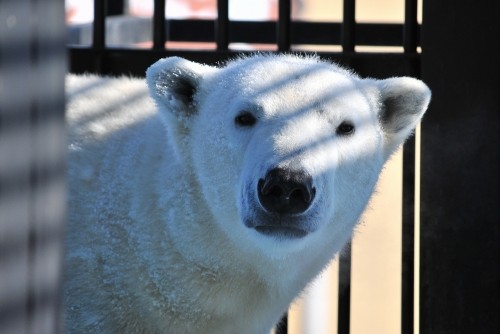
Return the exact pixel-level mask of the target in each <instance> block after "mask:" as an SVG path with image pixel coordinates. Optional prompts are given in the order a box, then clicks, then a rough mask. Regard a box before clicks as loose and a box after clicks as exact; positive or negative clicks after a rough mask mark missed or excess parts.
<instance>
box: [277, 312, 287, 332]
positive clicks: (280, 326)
mask: <svg viewBox="0 0 500 334" xmlns="http://www.w3.org/2000/svg"><path fill="white" fill-rule="evenodd" d="M287 333H288V314H285V315H284V316H283V318H281V320H280V322H279V323H278V324H277V325H276V328H275V334H287Z"/></svg>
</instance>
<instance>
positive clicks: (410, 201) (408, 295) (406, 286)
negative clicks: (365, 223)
mask: <svg viewBox="0 0 500 334" xmlns="http://www.w3.org/2000/svg"><path fill="white" fill-rule="evenodd" d="M409 75H411V74H409ZM402 219H403V222H402V223H403V226H402V236H401V237H402V264H401V268H402V270H401V276H402V277H401V284H402V287H401V334H413V322H414V304H413V303H414V282H415V281H414V279H415V278H414V275H415V270H414V263H415V251H414V247H415V245H414V238H415V138H414V137H412V138H410V139H409V140H408V141H407V142H406V143H405V146H404V149H403V217H402Z"/></svg>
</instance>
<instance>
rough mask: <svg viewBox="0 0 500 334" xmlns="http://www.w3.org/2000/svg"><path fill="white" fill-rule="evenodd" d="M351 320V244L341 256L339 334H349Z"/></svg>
mask: <svg viewBox="0 0 500 334" xmlns="http://www.w3.org/2000/svg"><path fill="white" fill-rule="evenodd" d="M350 319H351V242H349V243H348V244H347V245H346V246H345V247H344V249H343V250H342V252H341V253H340V255H339V300H338V323H337V333H338V334H349V331H350V327H351V326H350Z"/></svg>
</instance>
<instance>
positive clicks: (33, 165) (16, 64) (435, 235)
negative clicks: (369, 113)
mask: <svg viewBox="0 0 500 334" xmlns="http://www.w3.org/2000/svg"><path fill="white" fill-rule="evenodd" d="M106 3H107V1H105V0H95V2H94V6H95V7H94V9H95V13H94V22H93V25H92V43H91V45H90V46H83V47H82V46H72V47H70V48H68V53H69V70H70V71H71V72H76V73H78V72H96V73H100V74H123V73H125V74H134V75H143V73H144V71H145V69H146V68H147V67H148V66H149V65H150V64H151V63H153V62H154V61H156V60H157V59H158V58H161V57H165V56H170V55H176V56H182V57H185V58H187V59H191V60H194V61H199V62H204V63H212V64H213V63H217V62H219V61H223V60H225V59H227V58H230V57H233V56H234V55H235V54H237V53H239V52H238V51H235V50H231V49H230V47H229V46H230V43H233V42H247V43H264V44H275V45H276V46H277V51H280V52H287V51H290V50H293V46H294V45H297V44H316V45H329V44H335V45H340V46H341V47H342V51H341V52H317V53H318V54H319V55H320V56H321V57H324V58H329V59H332V60H335V61H337V62H339V63H341V64H345V65H348V66H349V67H352V68H354V69H355V70H356V71H357V72H358V73H360V74H361V75H363V76H372V77H387V76H394V75H410V76H415V77H423V79H424V80H425V81H426V82H427V83H428V84H429V85H430V87H431V89H432V90H433V96H434V97H433V103H432V105H431V109H430V111H429V112H428V116H426V119H425V122H424V124H423V127H422V136H423V139H422V175H421V183H420V186H421V210H420V214H421V231H420V235H421V238H420V244H421V252H420V269H421V277H420V286H419V288H420V305H419V311H420V332H421V333H429V334H430V333H432V334H436V333H437V334H439V333H497V332H499V330H500V324H499V321H500V320H499V319H500V317H499V316H498V315H499V314H500V310H499V304H500V298H499V295H500V291H499V287H500V276H499V271H500V269H499V268H500V266H499V263H500V260H499V254H500V252H499V251H500V250H499V245H500V237H499V229H500V227H499V225H500V224H498V220H499V207H500V204H499V203H500V196H499V189H500V179H499V174H500V173H499V172H498V170H499V166H500V162H499V152H500V147H499V145H500V144H499V143H500V141H499V133H500V120H499V111H500V101H499V100H500V99H499V98H498V96H499V95H498V94H499V93H498V92H500V82H499V81H500V67H499V66H500V65H499V63H500V61H499V60H500V46H499V41H500V36H499V33H498V31H499V29H498V27H499V23H498V22H499V20H498V18H499V17H500V11H499V6H498V4H497V3H496V2H494V1H491V2H489V3H487V4H484V3H483V4H481V5H480V6H479V5H478V4H477V3H475V2H473V1H465V0H464V1H454V0H445V1H440V2H436V1H426V2H425V3H424V6H423V7H424V9H423V14H424V24H423V26H422V27H420V26H419V25H418V24H417V1H416V0H405V21H404V24H382V23H380V24H376V23H374V24H360V23H357V22H356V20H355V12H356V11H355V8H356V7H355V1H354V0H344V4H343V20H342V22H339V23H318V22H297V21H293V20H291V1H290V0H279V3H278V13H279V18H278V20H277V21H276V22H234V21H230V20H229V19H228V1H218V2H217V11H218V15H217V19H216V20H165V16H164V13H165V1H164V0H163V1H160V0H155V1H154V15H153V18H152V21H151V29H152V42H153V45H152V47H151V48H149V49H133V48H119V47H114V48H110V47H108V45H107V42H106V27H107V24H106V16H107V15H106V12H107V8H108V7H107V6H106ZM110 3H113V4H114V5H115V6H117V7H114V8H115V9H113V11H114V13H115V14H116V13H117V11H118V13H119V12H120V9H118V10H117V9H116V8H123V2H122V1H110ZM120 4H121V6H120ZM40 17H43V18H44V20H40V19H39V18H40ZM0 24H1V25H2V26H1V27H0V332H2V333H51V332H58V331H60V328H61V327H60V321H61V316H60V286H59V283H60V275H59V273H60V269H61V264H60V258H61V254H62V247H61V239H62V231H63V226H62V224H63V218H64V204H63V203H64V202H65V198H64V190H63V188H64V126H63V124H62V121H63V112H62V111H63V71H64V69H65V68H64V64H65V62H64V59H63V50H62V46H63V44H64V43H63V34H62V32H63V31H64V25H63V10H62V4H61V3H60V2H59V1H53V0H51V1H40V0H31V1H14V0H10V1H3V2H0ZM200 32H203V33H200ZM175 40H183V41H186V40H187V41H198V42H207V41H209V42H214V43H215V44H216V48H215V49H214V50H204V51H200V50H173V49H166V48H165V42H167V41H175ZM358 45H377V46H401V47H403V50H404V51H403V52H399V53H360V52H356V49H355V47H356V46H358ZM420 45H421V46H422V49H423V51H422V53H419V52H417V48H418V47H419V46H420ZM403 161H404V162H403V166H404V167H403V233H402V238H403V241H402V242H403V254H402V268H403V269H402V273H401V275H402V282H403V283H402V284H403V286H402V296H401V298H402V302H401V303H402V313H401V319H402V320H401V324H402V325H401V333H403V334H410V333H413V332H414V314H415V310H414V299H413V296H414V271H413V268H414V255H415V254H414V226H415V225H414V216H415V206H414V204H415V195H414V194H415V142H414V140H410V141H409V142H408V143H407V144H406V145H405V148H404V153H403ZM350 263H351V259H350V253H349V252H348V251H347V252H345V253H344V254H343V256H342V257H341V259H340V270H339V301H338V302H339V314H338V319H339V321H338V333H341V334H345V333H349V327H350V321H352V318H351V317H350V272H351V270H350ZM283 324H284V325H283V326H281V327H280V328H281V329H280V330H281V333H285V332H286V322H284V323H283Z"/></svg>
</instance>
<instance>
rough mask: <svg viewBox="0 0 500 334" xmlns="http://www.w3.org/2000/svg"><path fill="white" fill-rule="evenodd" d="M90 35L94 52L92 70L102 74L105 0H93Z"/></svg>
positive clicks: (104, 41)
mask: <svg viewBox="0 0 500 334" xmlns="http://www.w3.org/2000/svg"><path fill="white" fill-rule="evenodd" d="M92 37H93V38H92V49H93V51H94V54H95V58H94V70H95V71H96V72H97V73H101V74H102V73H104V59H103V52H104V48H105V46H106V0H95V1H94V23H93V30H92Z"/></svg>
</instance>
